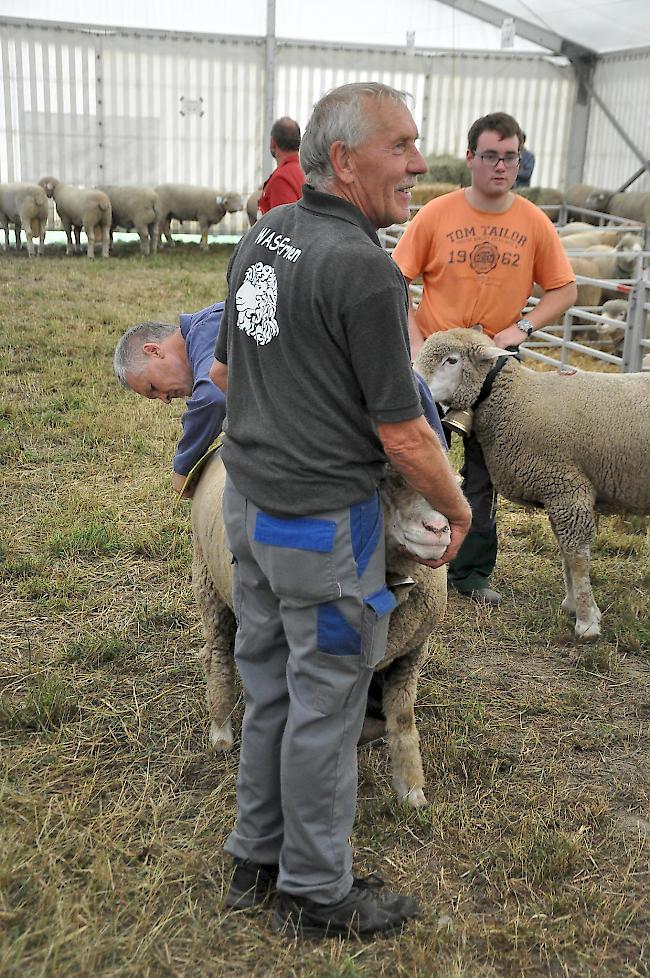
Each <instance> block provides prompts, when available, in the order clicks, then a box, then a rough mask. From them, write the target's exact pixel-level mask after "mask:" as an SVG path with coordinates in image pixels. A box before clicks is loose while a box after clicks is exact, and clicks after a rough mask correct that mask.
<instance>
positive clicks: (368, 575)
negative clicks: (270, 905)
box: [223, 478, 395, 903]
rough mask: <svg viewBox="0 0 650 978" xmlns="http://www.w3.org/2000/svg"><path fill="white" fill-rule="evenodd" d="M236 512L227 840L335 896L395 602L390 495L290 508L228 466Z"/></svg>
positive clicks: (230, 510)
mask: <svg viewBox="0 0 650 978" xmlns="http://www.w3.org/2000/svg"><path fill="white" fill-rule="evenodd" d="M223 514H224V521H225V525H226V532H227V535H228V541H229V545H230V549H231V551H232V554H233V602H234V608H235V614H236V616H237V622H238V628H237V637H236V640H235V660H236V663H237V668H238V670H239V674H240V676H241V679H242V683H243V686H244V692H245V711H244V720H243V724H242V739H241V755H240V761H239V773H238V777H237V825H236V828H235V829H234V831H233V832H232V834H231V835H230V836H229V838H228V840H227V842H226V845H225V849H226V851H227V852H229V853H230V854H231V855H233V856H237V857H239V858H242V859H250V860H252V861H253V862H256V863H269V864H271V863H276V862H277V863H278V864H279V876H278V889H279V890H282V891H284V892H287V893H291V894H294V895H298V896H308V897H309V898H310V899H312V900H315V901H316V902H319V903H332V902H334V901H337V900H340V899H341V898H342V897H343V896H345V895H346V893H347V892H348V891H349V890H350V887H351V886H352V872H351V869H352V850H351V847H350V843H349V837H350V834H351V831H352V826H353V823H354V818H355V813H356V803H357V742H358V739H359V735H360V732H361V728H362V726H363V720H364V713H365V705H366V697H367V691H368V686H369V683H370V679H371V677H372V667H373V666H374V665H376V664H377V663H378V662H379V661H380V660H381V659H382V658H383V656H384V653H385V648H386V637H387V632H388V622H389V618H390V611H391V610H392V608H393V607H394V606H395V599H394V597H393V595H392V594H391V593H390V592H389V591H387V589H386V578H385V554H384V533H383V515H382V511H381V506H380V504H379V499H378V494H375V495H374V496H373V497H371V498H370V499H369V500H366V501H364V502H362V503H359V504H357V505H356V506H353V507H347V508H345V509H341V510H335V511H331V512H326V513H318V514H315V515H314V516H312V517H305V518H279V517H274V516H272V515H269V514H267V513H264V512H263V511H262V510H260V509H259V508H258V507H257V506H256V505H255V504H254V503H253V502H252V501H251V500H250V499H246V498H245V497H244V496H242V495H241V494H240V493H239V492H238V491H237V489H236V488H235V486H234V485H233V483H232V480H231V479H230V478H227V479H226V486H225V492H224V500H223Z"/></svg>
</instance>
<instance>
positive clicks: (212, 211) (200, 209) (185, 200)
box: [155, 183, 244, 251]
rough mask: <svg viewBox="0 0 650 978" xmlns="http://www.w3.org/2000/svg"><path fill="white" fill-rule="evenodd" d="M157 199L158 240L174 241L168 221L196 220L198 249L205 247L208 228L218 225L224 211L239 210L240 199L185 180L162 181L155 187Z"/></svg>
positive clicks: (240, 206)
mask: <svg viewBox="0 0 650 978" xmlns="http://www.w3.org/2000/svg"><path fill="white" fill-rule="evenodd" d="M155 189H156V193H157V194H158V198H159V200H160V240H161V241H162V239H163V236H164V237H165V238H166V239H167V243H168V244H170V245H173V244H174V239H173V238H172V236H171V232H170V222H171V220H172V219H173V218H175V219H176V220H177V221H198V224H199V228H200V230H201V248H202V249H203V250H204V251H205V250H206V249H207V247H208V229H209V228H210V227H211V226H212V225H213V224H218V223H219V221H221V220H223V218H224V217H225V216H226V214H232V213H234V212H235V211H240V210H242V208H243V206H244V201H243V199H242V197H241V196H240V195H239V194H226V193H221V192H220V191H218V190H213V188H212V187H193V186H192V185H191V184H189V183H164V184H161V185H160V186H159V187H156V188H155Z"/></svg>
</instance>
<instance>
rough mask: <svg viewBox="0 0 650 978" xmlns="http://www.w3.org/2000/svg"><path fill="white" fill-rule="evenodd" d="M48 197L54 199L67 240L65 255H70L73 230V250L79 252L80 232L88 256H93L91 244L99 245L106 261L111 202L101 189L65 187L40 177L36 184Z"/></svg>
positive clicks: (54, 180)
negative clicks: (98, 242)
mask: <svg viewBox="0 0 650 978" xmlns="http://www.w3.org/2000/svg"><path fill="white" fill-rule="evenodd" d="M38 182H39V184H40V186H41V187H42V188H43V190H44V191H45V193H46V194H47V196H48V197H53V198H54V203H55V204H56V209H57V211H58V212H59V217H60V218H61V223H62V224H63V227H64V229H65V234H66V237H67V239H68V242H67V245H66V249H65V253H66V255H73V254H74V252H75V246H74V244H73V242H72V231H73V229H74V234H75V239H76V245H77V249H78V250H81V245H80V238H81V230H82V228H83V230H84V231H85V232H86V237H87V238H88V257H89V258H94V257H95V241H101V243H102V256H103V257H104V258H108V251H109V246H110V233H111V219H112V211H111V202H110V200H109V199H108V197H107V196H106V194H105V193H102V191H101V190H83V189H80V188H78V187H69V186H68V185H67V184H65V183H63V181H61V180H57V179H56V177H43V178H42V179H41V180H39V181H38Z"/></svg>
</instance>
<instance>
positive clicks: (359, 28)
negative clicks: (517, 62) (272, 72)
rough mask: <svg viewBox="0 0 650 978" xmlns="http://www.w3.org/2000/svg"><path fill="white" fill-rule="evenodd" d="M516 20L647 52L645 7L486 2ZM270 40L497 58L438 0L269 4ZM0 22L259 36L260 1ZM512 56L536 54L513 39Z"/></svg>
mask: <svg viewBox="0 0 650 978" xmlns="http://www.w3.org/2000/svg"><path fill="white" fill-rule="evenodd" d="M492 5H493V6H494V7H497V8H499V9H501V10H502V11H503V13H504V16H513V17H515V19H517V18H521V19H522V20H526V21H528V22H529V23H532V24H534V25H536V26H538V27H541V28H543V29H545V30H550V31H552V32H554V33H555V34H559V35H560V36H562V37H566V38H567V39H569V40H571V41H574V42H576V43H578V44H582V45H584V46H586V47H589V48H593V49H594V50H595V51H597V52H601V53H603V52H606V51H613V50H621V49H628V48H634V47H644V46H650V0H492ZM275 6H276V34H277V36H278V37H286V38H306V39H312V40H326V41H340V42H356V43H367V44H382V45H383V44H390V45H400V46H403V45H404V44H405V43H406V36H407V32H413V33H414V35H415V44H416V45H417V46H418V47H435V48H452V49H457V50H467V49H476V48H482V49H484V50H485V49H487V50H497V49H499V47H500V45H501V30H500V28H499V26H494V25H492V24H488V23H486V22H485V21H482V20H480V19H477V18H476V17H473V16H470V15H469V14H467V13H464V12H463V11H461V10H460V9H456V8H455V7H454V5H453V3H452V4H448V3H441V2H438V0H401V2H400V3H399V4H396V3H395V0H354V2H353V3H350V0H326V2H325V3H324V4H323V3H320V4H313V3H305V2H304V0H276V3H275ZM0 15H5V16H10V17H18V18H21V19H22V18H30V19H37V20H49V21H52V20H55V19H56V20H59V21H62V22H68V23H85V24H107V25H113V26H122V27H145V28H146V27H149V28H158V29H164V30H182V31H193V32H205V33H212V34H217V33H225V34H254V35H261V34H264V33H265V30H266V0H247V2H246V4H233V3H232V2H231V0H212V2H211V3H205V2H204V0H184V2H183V3H182V4H179V3H178V0H138V3H133V0H111V3H110V4H107V3H106V2H105V0H57V2H56V4H54V3H53V2H52V0H0ZM514 48H515V50H539V48H537V47H536V45H534V44H533V43H531V42H530V41H526V40H524V39H522V38H521V37H517V38H516V39H515V43H514Z"/></svg>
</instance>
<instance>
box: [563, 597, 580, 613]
mask: <svg viewBox="0 0 650 978" xmlns="http://www.w3.org/2000/svg"><path fill="white" fill-rule="evenodd" d="M560 610H561V611H563V612H564V614H565V615H575V613H576V606H575V604H574V602H573V601H571V600H570V599H569V598H565V599H564V601H563V602H562V604H561V605H560Z"/></svg>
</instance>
